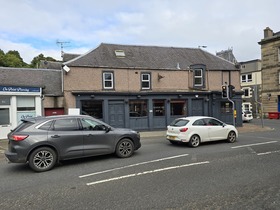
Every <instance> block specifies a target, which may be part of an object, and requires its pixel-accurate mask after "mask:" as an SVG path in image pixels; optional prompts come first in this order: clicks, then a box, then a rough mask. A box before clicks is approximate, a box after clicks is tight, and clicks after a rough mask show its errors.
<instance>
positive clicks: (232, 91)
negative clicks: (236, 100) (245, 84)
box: [228, 85, 235, 98]
mask: <svg viewBox="0 0 280 210" xmlns="http://www.w3.org/2000/svg"><path fill="white" fill-rule="evenodd" d="M228 89H229V90H228V93H229V98H233V97H234V96H235V87H234V86H233V85H229V86H228Z"/></svg>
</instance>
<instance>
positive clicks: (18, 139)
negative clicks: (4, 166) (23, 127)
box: [11, 135, 28, 141]
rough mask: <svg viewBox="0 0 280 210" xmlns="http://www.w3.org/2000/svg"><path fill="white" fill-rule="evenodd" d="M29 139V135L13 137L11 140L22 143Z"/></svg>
mask: <svg viewBox="0 0 280 210" xmlns="http://www.w3.org/2000/svg"><path fill="white" fill-rule="evenodd" d="M27 137H28V135H12V136H11V139H12V140H14V141H22V140H24V139H26V138H27Z"/></svg>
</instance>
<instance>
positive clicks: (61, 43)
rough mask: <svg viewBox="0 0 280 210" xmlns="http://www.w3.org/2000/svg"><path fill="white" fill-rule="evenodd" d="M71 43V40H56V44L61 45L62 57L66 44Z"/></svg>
mask: <svg viewBox="0 0 280 210" xmlns="http://www.w3.org/2000/svg"><path fill="white" fill-rule="evenodd" d="M69 43H70V42H65V41H59V40H57V41H56V44H57V45H60V51H61V57H62V58H63V55H64V51H63V49H64V47H65V44H69Z"/></svg>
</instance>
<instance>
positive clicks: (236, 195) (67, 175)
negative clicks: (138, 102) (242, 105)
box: [0, 120, 280, 210]
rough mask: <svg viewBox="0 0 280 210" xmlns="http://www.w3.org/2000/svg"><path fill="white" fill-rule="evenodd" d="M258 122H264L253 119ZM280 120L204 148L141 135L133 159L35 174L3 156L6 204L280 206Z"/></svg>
mask: <svg viewBox="0 0 280 210" xmlns="http://www.w3.org/2000/svg"><path fill="white" fill-rule="evenodd" d="M252 123H256V124H258V123H260V120H254V121H253V122H252ZM279 125H280V120H274V121H265V126H270V127H272V128H274V130H271V131H265V132H250V133H242V134H240V136H239V139H238V142H236V143H233V144H231V143H226V142H212V143H207V144H202V145H201V146H199V147H198V148H190V147H188V146H185V145H176V146H174V145H171V144H170V143H169V142H168V141H166V140H165V138H164V137H150V138H144V139H142V148H140V150H139V151H137V152H136V153H135V154H134V155H133V156H132V157H131V158H127V159H120V158H117V157H115V156H114V155H106V156H100V157H93V158H86V159H79V160H71V161H64V162H62V163H61V164H59V165H57V166H56V167H55V168H54V169H53V170H51V171H48V172H44V173H35V172H33V171H31V170H30V169H29V167H28V166H27V165H26V164H12V163H11V164H9V163H7V162H6V161H5V160H4V159H3V158H1V159H0V209H36V210H37V209H44V210H46V209H122V210H124V209H254V210H257V209H275V210H276V209H279V207H280V138H279V136H280V135H279V134H280V126H279Z"/></svg>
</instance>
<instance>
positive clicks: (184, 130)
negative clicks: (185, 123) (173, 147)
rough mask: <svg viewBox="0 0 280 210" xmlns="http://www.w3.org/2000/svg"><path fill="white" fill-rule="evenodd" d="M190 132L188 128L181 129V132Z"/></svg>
mask: <svg viewBox="0 0 280 210" xmlns="http://www.w3.org/2000/svg"><path fill="white" fill-rule="evenodd" d="M187 130H188V128H181V129H180V132H186V131H187Z"/></svg>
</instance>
